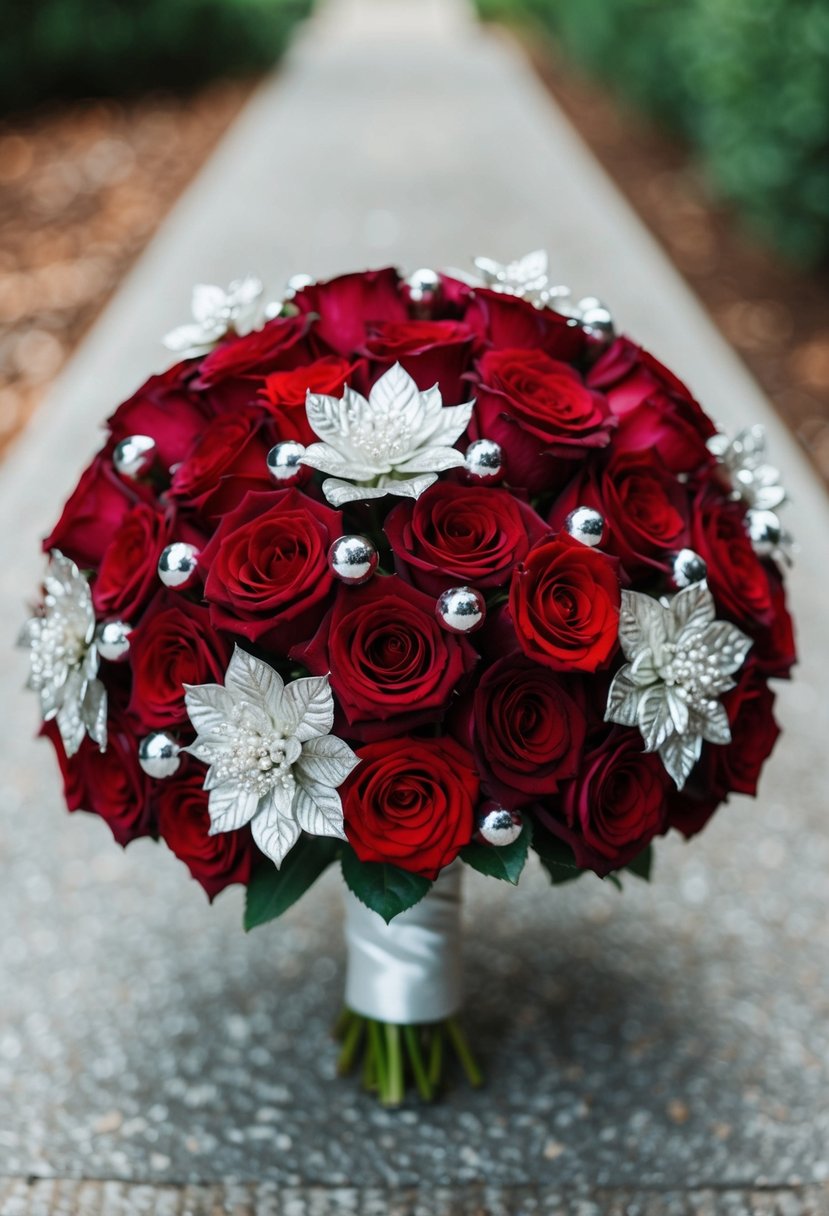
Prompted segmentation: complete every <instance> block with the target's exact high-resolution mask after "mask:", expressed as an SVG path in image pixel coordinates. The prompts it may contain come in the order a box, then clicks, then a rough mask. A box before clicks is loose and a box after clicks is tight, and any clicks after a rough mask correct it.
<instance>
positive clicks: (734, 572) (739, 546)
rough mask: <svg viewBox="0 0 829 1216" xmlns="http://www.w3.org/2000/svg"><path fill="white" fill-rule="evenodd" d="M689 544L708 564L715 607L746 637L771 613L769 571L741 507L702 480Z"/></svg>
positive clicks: (766, 622) (769, 619)
mask: <svg viewBox="0 0 829 1216" xmlns="http://www.w3.org/2000/svg"><path fill="white" fill-rule="evenodd" d="M691 548H692V549H694V550H696V552H697V553H698V554H699V555H700V557H702V558H703V559H704V561H705V562H706V564H707V566H708V576H707V577H708V585H709V586H710V588H711V592H712V594H713V596H714V599H715V600H716V602H717V606H718V608H720V610H721V611H722V612H723V613H725V615H726V616H728V617H729V618H731V619H732V620H733V621H735V622H736V624H738V625H739V626H740V627H741V628H742V629H743V630H744V631H745V632H746V633H747V634H749V636H750V637H756V636H757V634H758V631H762V630H763V629H767V628H769V627H770V626H771V623H772V618H773V616H774V605H773V602H772V593H771V586H770V583H769V573H768V570H767V569H766V567H765V566H764V565H763V563H762V562H761V561H760V559H759V557H758V556H757V554H756V553H755V552H754V549H753V548H752V546H751V541H750V540H749V538H748V533H747V532H746V526H745V507H744V506H743V505H742V504H741V503H739V502H731V501H730V500H728V499H726V498H724V497H723V492H722V491H720V490H719V489H718V488H717V487H715V486H712V485H710V484H707V485H705V486H703V488H702V489H701V490H700V492H699V493H698V495H697V497H696V499H695V500H694V503H693V506H692V512H691Z"/></svg>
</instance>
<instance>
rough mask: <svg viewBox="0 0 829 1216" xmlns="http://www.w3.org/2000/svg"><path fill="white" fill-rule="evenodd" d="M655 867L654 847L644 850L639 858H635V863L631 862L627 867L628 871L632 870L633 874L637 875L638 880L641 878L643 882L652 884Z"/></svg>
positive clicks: (649, 846)
mask: <svg viewBox="0 0 829 1216" xmlns="http://www.w3.org/2000/svg"><path fill="white" fill-rule="evenodd" d="M652 866H653V846H652V845H648V847H647V848H646V849H643V850H642V852H641V853H640V854H639V856H638V857H634V859H633V861H629V862H628V864H627V865H626V866H625V869H626V870H630V872H631V874H635V875H636V877H637V878H641V879H642V881H643V882H650V879H651V867H652Z"/></svg>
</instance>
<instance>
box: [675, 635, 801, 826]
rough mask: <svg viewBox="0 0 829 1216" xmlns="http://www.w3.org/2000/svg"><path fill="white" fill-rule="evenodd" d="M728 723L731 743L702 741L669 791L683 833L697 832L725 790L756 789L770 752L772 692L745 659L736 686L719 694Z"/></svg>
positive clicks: (773, 728)
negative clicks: (680, 783) (692, 763)
mask: <svg viewBox="0 0 829 1216" xmlns="http://www.w3.org/2000/svg"><path fill="white" fill-rule="evenodd" d="M723 704H724V705H725V708H726V710H727V712H728V721H729V723H730V725H731V742H730V743H728V744H726V745H725V746H721V747H717V746H715V745H714V744H711V743H705V744H704V745H703V749H702V756H701V757H700V761H699V764H698V765H697V766H696V768H695V769H694V771H693V772H692V773H691V776H690V777H689V778H688V781H687V782H686V784H685V786H684V787H683V789H682V790H679V791H678V790H675V789H671V793H670V796H669V799H668V814H669V819H670V823H671V827H675V828H677V829H678V830H679V831H680V832H682V834H683V835H684V836H693V835H695V834H696V833H697V832H699V831H700V830H701V829H702V828H703V827H704V826H705V824H706V823H707V822H708V820H709V819H710V818H711V816H712V814H713V813H714V811H715V810H716V809H717V807H718V806H719V805H720V803H722V802H723V801H725V799H727V798H728V796H729V794H732V793H735V794H748V795H750V796H752V797H753V796H754V795H756V793H757V783H758V781H759V779H760V773H761V771H762V769H763V765H764V764H765V762H766V760H767V759H768V757H769V756H770V755H771V753H772V749H773V748H774V745H775V743H776V742H777V737H778V735H779V734H780V727H779V726H778V725H777V723H776V722H775V720H774V712H773V711H774V693H773V692H772V691H771V689H770V688H769V686H768V684H767V683H766V682H765V680H764V679H763V678H762V676H761V674H760V673H759V670H758V666H757V664H756V663H755V662H754V661H753V660H752V659H749V661H748V663H747V664H746V665H745V667H744V668H743V670H742V671H741V673H740V677H739V683H738V685H737V687H736V688H733V689H732V690H731V692H728V693H726V694H725V696H724V697H723Z"/></svg>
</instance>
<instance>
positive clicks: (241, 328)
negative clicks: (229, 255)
mask: <svg viewBox="0 0 829 1216" xmlns="http://www.w3.org/2000/svg"><path fill="white" fill-rule="evenodd" d="M263 290H264V288H263V286H262V283H261V281H260V280H259V279H257V278H256V277H255V276H254V275H250V274H249V275H246V276H245V277H244V278H243V279H234V281H233V282H232V283H231V284H230V286H229V287H228V288H227V290H225V289H224V288H223V287H217V286H215V285H214V284H211V283H197V284H196V286H195V287H194V288H193V301H192V311H193V320H192V321H191V322H188V323H187V324H186V325H179V326H178V327H177V328H176V329H172V330H170V332H169V333H168V334H167V335H166V336H165V338H164V345H165V346H166V347H167V349H168V350H171V351H172V352H173V353H174V354H176V355H178V356H179V358H181V359H190V358H193V357H194V356H195V355H205V354H207V352H208V351H210V350H212V349H213V347H214V346H215V345H216V343H217V342H220V341H221V339H222V338H224V337H225V336H226V335H227V334H229V333H236V334H240V335H241V334H246V333H250V331H251V329H253V327H254V325H255V323H256V320H257V317H258V314H259V307H260V300H261V298H262V292H263Z"/></svg>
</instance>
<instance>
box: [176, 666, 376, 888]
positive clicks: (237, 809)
mask: <svg viewBox="0 0 829 1216" xmlns="http://www.w3.org/2000/svg"><path fill="white" fill-rule="evenodd" d="M185 703H186V705H187V712H188V714H189V715H190V721H191V722H192V723H193V726H194V727H195V729H196V731H197V732H198V733H197V737H196V739H195V741H194V742H193V743H191V744H190V746H189V747H188V748H185V749H184V750H185V751H188V752H190V753H191V755H193V756H196V757H197V759H199V760H201V761H202V762H203V763H205V764H207V765H208V766H209V767H208V770H207V773H206V775H205V779H204V788H205V789H206V790H209V791H210V798H209V800H208V812H209V814H210V834H211V835H215V834H216V833H217V832H232V831H235V830H236V829H237V828H240V827H243V826H244V825H245V824H246V823H249V824H250V827H251V832H252V833H253V838H254V840H255V841H256V843H257V845H258V846H259V848H260V849H261V850H262V852H263V853H265V854H266V855H267V856H268V857H270V859H271V860H272V861H273V862H274V864H275V865H276V866H277V867H278V866H280V865H281V864H282V862H283V861H284V859H285V856H286V854H287V853H288V851H289V850H290V849H291V848H292V847H293V845H294V844H295V843H296V841H297V840H298V839H299V835H300V832H301V831H303V832H308V833H310V834H311V835H312V836H336V837H338V838H339V839H340V840H345V831H344V828H343V811H342V803H341V802H340V796H339V794H338V793H337V787H338V786H340V785H342V783H343V781H345V779H346V777H347V776H348V774H349V773H350V772H351V770H352V769H353V768H354V767H355V766H356V765H357V764H358V763H359V760H358V759H357V757H356V756H355V754H354V752H353V751H352V750H351V748H350V747H349V746H348V744H347V743H344V742H343V740H342V739H338V738H337V737H336V736H335V735H332V734H331V733H330V731H331V727H332V726H333V724H334V698H333V695H332V692H331V687H330V685H329V682H328V677H327V676H311V677H309V678H307V679H301V680H294V681H292V682H291V683H290V684H285V683H284V682H283V680H282V677H281V676H280V675H279V674H278V672H276V671H274V669H273V668H272V667H270V666H269V665H268V664H267V663H263V662H262V660H261V659H257V658H255V657H254V656H253V655H251V654H248V653H247V651H245V650H242V649H241V648H240V647H238V646H237V647H236V649H235V650H234V652H233V657H232V658H231V660H230V664H229V666H228V669H227V672H226V674H225V682H224V685H221V684H196V685H191V684H187V685H185Z"/></svg>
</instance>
